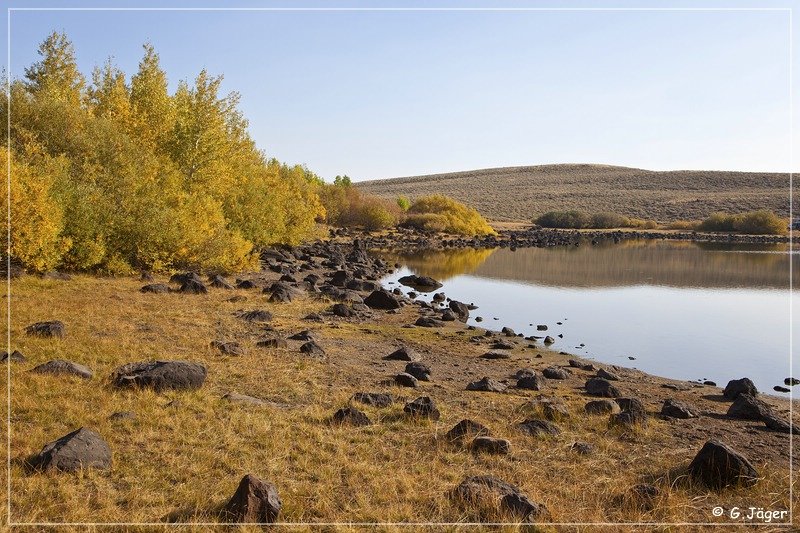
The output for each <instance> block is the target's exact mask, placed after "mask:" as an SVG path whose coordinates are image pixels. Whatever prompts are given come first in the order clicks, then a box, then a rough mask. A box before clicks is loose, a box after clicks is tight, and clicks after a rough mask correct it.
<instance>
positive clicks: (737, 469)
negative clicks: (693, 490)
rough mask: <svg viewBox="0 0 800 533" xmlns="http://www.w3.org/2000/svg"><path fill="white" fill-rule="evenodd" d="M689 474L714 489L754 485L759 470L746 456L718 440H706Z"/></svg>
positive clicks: (690, 467) (690, 466) (693, 461)
mask: <svg viewBox="0 0 800 533" xmlns="http://www.w3.org/2000/svg"><path fill="white" fill-rule="evenodd" d="M689 475H690V476H691V477H692V478H693V479H694V480H695V481H699V482H701V483H703V484H704V485H706V486H707V487H709V488H712V489H722V488H725V487H727V486H729V485H740V484H741V485H745V486H749V485H753V484H755V483H756V482H757V481H758V472H757V471H756V469H755V468H754V467H753V465H752V464H750V461H748V460H747V459H746V458H745V457H744V456H742V455H740V454H739V453H737V452H736V451H734V450H733V449H732V448H730V447H729V446H727V445H725V444H723V443H721V442H719V441H717V440H710V441H708V442H706V443H705V444H704V445H703V447H702V448H701V450H700V451H699V452H698V453H697V455H696V456H695V458H694V459H693V460H692V462H691V464H690V465H689Z"/></svg>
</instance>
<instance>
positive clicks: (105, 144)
mask: <svg viewBox="0 0 800 533" xmlns="http://www.w3.org/2000/svg"><path fill="white" fill-rule="evenodd" d="M39 54H40V56H41V59H40V60H39V61H38V62H37V63H35V64H33V65H32V66H30V67H29V68H27V69H26V70H25V76H24V78H23V79H15V80H11V83H10V94H9V95H8V96H9V98H8V101H9V102H10V108H9V104H8V103H7V102H6V99H3V102H2V104H0V106H1V108H2V113H3V117H2V118H3V120H4V121H5V120H6V119H7V118H8V116H9V112H10V113H11V117H10V118H11V120H10V124H11V128H10V139H9V138H7V134H6V130H5V128H3V133H2V135H3V136H4V137H6V138H5V139H4V140H5V141H6V142H8V143H10V147H11V154H12V160H11V162H10V168H11V198H10V204H11V227H10V234H11V241H10V251H11V256H12V258H14V260H16V261H19V262H20V263H22V264H23V265H24V266H25V267H26V268H28V269H30V270H35V271H45V270H49V269H53V268H66V269H71V270H91V271H104V272H108V273H128V272H132V271H134V270H137V269H148V270H164V269H177V268H182V269H183V268H192V269H206V270H216V271H236V270H241V269H245V268H249V267H253V266H255V265H256V258H257V254H256V253H255V252H257V250H258V249H259V248H262V247H264V246H268V245H274V244H278V243H285V244H296V243H298V242H300V241H302V240H304V239H308V238H310V237H313V236H314V235H315V233H316V231H317V223H318V222H326V221H327V222H330V223H334V224H343V225H362V226H365V227H369V228H382V227H387V226H390V225H394V224H397V223H399V222H401V221H405V222H407V223H410V224H414V223H415V220H417V219H416V218H415V216H416V215H419V214H422V212H421V211H420V209H422V208H421V207H419V206H420V205H422V204H419V202H418V203H417V204H415V205H411V204H410V202H408V201H407V200H404V199H401V200H400V201H399V202H395V203H392V202H389V203H388V204H387V203H386V202H385V201H380V200H377V199H374V198H370V197H367V196H363V195H360V194H359V193H358V192H357V191H355V189H353V188H352V187H350V184H349V179H347V180H345V179H340V180H338V183H334V184H333V185H327V184H325V183H324V181H323V180H322V179H321V178H320V177H319V176H317V175H316V174H314V173H313V172H311V171H310V170H308V169H307V168H306V167H305V166H301V165H295V166H289V165H286V164H283V163H281V162H279V161H277V160H275V159H274V158H268V157H267V156H266V154H265V153H264V152H262V151H261V150H259V149H258V148H257V147H256V145H255V143H254V141H253V139H252V138H251V137H250V134H249V132H248V122H247V120H246V119H245V118H244V116H243V115H242V113H241V112H240V111H239V109H238V103H239V95H238V94H237V93H235V92H234V93H230V94H227V95H220V84H221V82H222V77H221V76H212V75H210V74H209V73H208V72H206V71H205V70H203V71H201V72H200V73H199V74H198V75H197V77H196V78H195V79H194V81H192V82H191V83H190V82H187V81H181V82H180V84H179V85H178V87H177V89H176V90H175V91H174V93H172V94H170V92H169V91H168V85H167V75H166V73H165V72H164V70H163V69H162V68H161V65H160V61H159V56H158V54H157V53H156V51H155V50H154V49H153V47H152V46H150V45H148V44H146V45H145V46H144V54H143V57H142V59H141V61H140V63H139V68H138V71H137V72H136V73H135V74H134V75H133V76H132V77H130V79H128V78H127V77H126V75H125V73H124V72H122V71H121V70H120V69H119V68H117V67H116V66H114V64H113V63H112V62H111V61H110V60H109V61H107V62H106V63H105V64H104V65H102V66H99V67H96V68H95V69H94V72H93V73H92V76H91V80H90V81H88V80H86V79H85V77H84V75H83V74H82V73H81V72H80V71H79V69H78V66H77V63H76V59H75V53H74V50H73V46H72V44H71V42H70V41H69V40H68V39H67V37H66V35H64V34H62V33H55V32H54V33H52V34H51V35H50V36H49V37H47V39H45V41H44V42H43V43H42V44H41V46H40V47H39ZM4 85H5V84H4ZM0 157H2V159H3V161H2V162H3V164H4V165H5V164H8V161H7V157H8V156H7V154H6V152H5V151H3V154H2V156H0ZM2 190H3V193H2V194H3V198H2V200H3V201H4V203H5V201H7V200H8V199H7V198H5V195H6V188H5V187H3V188H2ZM449 202H452V201H450V200H447V199H439V200H436V201H434V202H432V205H427V206H426V208H430V209H433V210H434V211H432V212H430V213H425V214H426V216H428V215H429V217H428V218H426V219H424V220H418V223H419V224H420V225H421V226H428V227H434V226H435V227H437V228H440V229H452V230H454V231H473V232H490V231H492V230H491V228H489V227H488V225H486V224H485V221H484V220H483V218H482V217H480V215H478V214H477V212H475V211H474V210H469V209H468V208H466V207H464V206H461V205H460V204H458V206H459V207H458V209H456V213H455V214H454V213H453V209H454V207H453V204H454V203H453V204H451V203H449ZM462 208H463V209H462ZM437 209H438V211H436V210H437ZM406 210H407V213H406ZM476 217H478V218H476ZM3 220H5V217H3ZM463 220H466V221H467V222H466V223H463ZM4 224H5V223H4ZM6 229H7V228H5V227H4V228H3V230H4V231H3V234H4V235H5V234H6V232H5V230H6Z"/></svg>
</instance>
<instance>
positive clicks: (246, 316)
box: [239, 309, 272, 322]
mask: <svg viewBox="0 0 800 533" xmlns="http://www.w3.org/2000/svg"><path fill="white" fill-rule="evenodd" d="M239 318H241V319H242V320H246V321H248V322H270V321H271V320H272V313H270V312H269V311H264V310H263V309H253V310H252V311H243V312H241V313H239Z"/></svg>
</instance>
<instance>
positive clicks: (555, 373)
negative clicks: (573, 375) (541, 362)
mask: <svg viewBox="0 0 800 533" xmlns="http://www.w3.org/2000/svg"><path fill="white" fill-rule="evenodd" d="M542 375H543V376H544V377H546V378H547V379H567V378H569V374H568V373H567V371H566V370H564V369H563V368H559V367H557V366H550V367H547V368H545V369H544V370H542Z"/></svg>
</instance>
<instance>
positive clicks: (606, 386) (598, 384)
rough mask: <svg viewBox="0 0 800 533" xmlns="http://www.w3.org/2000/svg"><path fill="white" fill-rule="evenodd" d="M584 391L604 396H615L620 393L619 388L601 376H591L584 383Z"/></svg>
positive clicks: (591, 394) (592, 394)
mask: <svg viewBox="0 0 800 533" xmlns="http://www.w3.org/2000/svg"><path fill="white" fill-rule="evenodd" d="M584 387H585V388H586V392H587V393H588V394H589V395H590V396H602V397H605V398H615V397H617V396H619V395H620V392H619V390H617V388H616V387H615V386H614V385H612V384H611V383H610V382H609V381H608V380H605V379H602V378H591V379H590V380H588V381H587V382H586V384H585V385H584Z"/></svg>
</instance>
